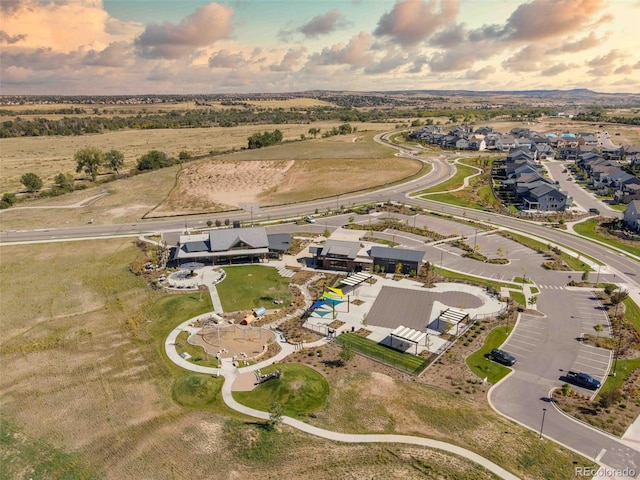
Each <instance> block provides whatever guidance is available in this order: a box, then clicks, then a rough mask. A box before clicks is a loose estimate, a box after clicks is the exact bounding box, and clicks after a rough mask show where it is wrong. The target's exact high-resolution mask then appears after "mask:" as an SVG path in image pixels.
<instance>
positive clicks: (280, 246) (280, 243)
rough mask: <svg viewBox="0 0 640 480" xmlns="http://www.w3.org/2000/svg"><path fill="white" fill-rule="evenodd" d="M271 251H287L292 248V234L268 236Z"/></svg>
mask: <svg viewBox="0 0 640 480" xmlns="http://www.w3.org/2000/svg"><path fill="white" fill-rule="evenodd" d="M267 241H268V242H269V250H278V251H285V250H289V247H290V246H291V234H290V233H271V234H268V235H267Z"/></svg>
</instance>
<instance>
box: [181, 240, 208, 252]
mask: <svg viewBox="0 0 640 480" xmlns="http://www.w3.org/2000/svg"><path fill="white" fill-rule="evenodd" d="M183 248H184V249H185V251H186V252H188V253H192V252H208V251H209V245H207V242H202V241H198V242H187V243H185V244H184V247H183Z"/></svg>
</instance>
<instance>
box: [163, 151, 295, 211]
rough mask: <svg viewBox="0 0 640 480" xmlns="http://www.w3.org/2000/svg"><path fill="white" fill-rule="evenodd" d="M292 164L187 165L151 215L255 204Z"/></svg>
mask: <svg viewBox="0 0 640 480" xmlns="http://www.w3.org/2000/svg"><path fill="white" fill-rule="evenodd" d="M293 164H294V162H293V160H289V161H285V160H281V161H278V160H275V161H273V160H263V161H260V160H258V161H253V162H252V161H243V162H235V161H231V160H211V161H208V162H202V163H196V164H192V165H188V166H186V167H185V168H183V170H182V171H181V172H180V175H179V177H178V183H177V185H176V187H175V188H174V189H173V190H172V192H171V194H170V195H169V197H168V198H167V200H166V201H165V202H164V203H163V204H162V205H161V206H160V207H159V208H158V209H156V211H155V213H156V214H169V213H173V212H178V211H192V210H201V209H208V210H228V209H232V208H238V207H242V206H243V204H246V203H256V202H257V198H258V196H259V195H260V194H261V193H263V192H265V191H267V190H268V189H269V188H272V187H273V185H275V184H278V183H280V182H281V181H282V179H283V177H285V176H286V174H287V171H288V170H289V169H290V168H291V166H292V165H293Z"/></svg>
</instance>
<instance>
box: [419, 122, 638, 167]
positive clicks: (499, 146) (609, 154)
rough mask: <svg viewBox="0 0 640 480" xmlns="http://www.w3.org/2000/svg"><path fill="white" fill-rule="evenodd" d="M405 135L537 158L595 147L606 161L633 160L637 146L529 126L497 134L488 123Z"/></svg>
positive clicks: (570, 156)
mask: <svg viewBox="0 0 640 480" xmlns="http://www.w3.org/2000/svg"><path fill="white" fill-rule="evenodd" d="M409 137H410V138H414V139H416V140H420V141H423V142H426V143H429V144H431V145H437V146H440V147H442V148H446V149H457V150H477V151H479V150H485V149H494V150H499V151H509V150H512V149H514V148H528V149H530V150H532V151H535V152H536V154H537V156H538V158H539V159H540V160H553V159H554V158H559V159H561V160H577V159H578V157H579V155H580V154H582V153H585V152H588V151H593V150H598V151H599V152H600V153H601V155H602V156H603V157H604V158H606V159H608V160H621V159H623V158H626V159H627V160H631V161H633V160H634V159H635V158H636V155H640V147H639V146H636V145H622V146H620V147H614V146H611V147H604V146H603V145H602V143H601V141H600V140H599V139H598V136H596V135H594V134H593V133H589V132H579V133H569V132H565V133H545V134H542V133H539V132H536V131H535V130H531V129H529V128H522V127H516V128H512V129H511V131H510V132H509V133H501V132H497V131H495V130H494V129H493V127H490V126H486V127H480V128H477V129H476V130H473V129H472V128H471V127H469V126H465V125H463V126H456V127H454V128H452V129H450V130H449V131H448V132H446V133H445V132H444V131H443V129H442V128H441V127H440V126H439V125H427V126H424V127H422V128H420V129H418V130H415V131H414V132H412V133H411V134H410V135H409ZM636 161H638V160H636Z"/></svg>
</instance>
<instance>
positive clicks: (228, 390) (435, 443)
mask: <svg viewBox="0 0 640 480" xmlns="http://www.w3.org/2000/svg"><path fill="white" fill-rule="evenodd" d="M209 315H210V313H205V314H203V315H199V316H198V317H194V318H191V319H189V320H187V321H186V322H183V323H181V324H180V325H178V326H177V327H176V328H175V329H174V330H173V331H172V332H171V333H170V334H169V335H168V337H167V339H166V341H165V352H166V353H167V356H168V357H169V359H170V360H171V361H172V362H174V363H175V364H176V365H178V366H180V367H182V368H184V369H185V370H190V371H193V372H198V373H204V374H209V375H216V376H220V375H222V376H223V377H224V380H225V381H224V384H223V385H222V399H223V400H224V403H225V404H226V405H227V406H228V407H229V408H232V409H233V410H235V411H237V412H240V413H244V414H245V415H248V416H250V417H254V418H261V419H263V420H268V419H269V413H267V412H263V411H260V410H255V409H253V408H249V407H247V406H245V405H242V404H240V403H238V402H236V401H235V399H234V398H233V394H232V386H233V382H234V381H235V379H236V378H237V377H238V376H239V375H240V373H244V372H248V371H252V370H257V369H259V368H264V367H265V366H267V365H270V364H272V363H273V362H275V361H278V360H281V359H283V358H285V357H286V356H287V355H290V354H291V353H293V351H294V349H295V347H294V346H293V345H291V344H288V343H284V341H283V339H282V338H280V337H279V336H278V335H276V341H277V342H278V343H279V345H280V347H281V350H280V352H279V353H278V355H276V356H275V357H272V358H270V359H268V360H265V361H264V362H260V363H257V364H255V365H251V366H249V367H243V368H241V369H238V368H236V367H235V366H233V364H232V362H231V360H230V359H223V361H222V366H221V367H220V368H212V367H202V366H199V365H194V364H193V363H190V362H188V361H186V360H185V359H183V358H182V357H180V355H178V352H177V351H176V349H175V341H176V338H177V337H178V335H179V334H180V333H181V332H182V331H187V332H190V331H192V328H190V327H189V324H190V323H191V322H193V321H194V320H197V319H199V318H206V317H208V316H209ZM326 342H327V340H325V339H323V340H318V341H317V342H314V343H309V344H308V346H309V347H313V346H318V345H322V344H324V343H326ZM282 422H283V423H284V424H286V425H289V426H291V427H293V428H297V429H298V430H301V431H303V432H306V433H309V434H311V435H315V436H317V437H321V438H326V439H328V440H333V441H336V442H345V443H402V444H407V445H417V446H421V447H428V448H435V449H438V450H443V451H445V452H449V453H453V454H454V455H459V456H460V457H462V458H466V459H468V460H471V461H472V462H475V463H477V464H478V465H481V466H482V467H484V468H486V469H487V470H489V471H490V472H492V473H493V474H495V475H497V476H499V477H500V478H503V479H505V480H518V477H517V476H515V475H513V474H512V473H510V472H508V471H507V470H505V469H504V468H502V467H501V466H499V465H497V464H495V463H493V462H491V461H490V460H487V459H486V458H484V457H482V456H480V455H478V454H477V453H475V452H472V451H471V450H467V449H466V448H462V447H459V446H457V445H453V444H451V443H446V442H441V441H439V440H432V439H430V438H424V437H416V436H412V435H391V434H350V433H340V432H332V431H330V430H325V429H323V428H319V427H316V426H313V425H309V424H308V423H304V422H302V421H300V420H296V419H295V418H291V417H286V416H283V417H282Z"/></svg>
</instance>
